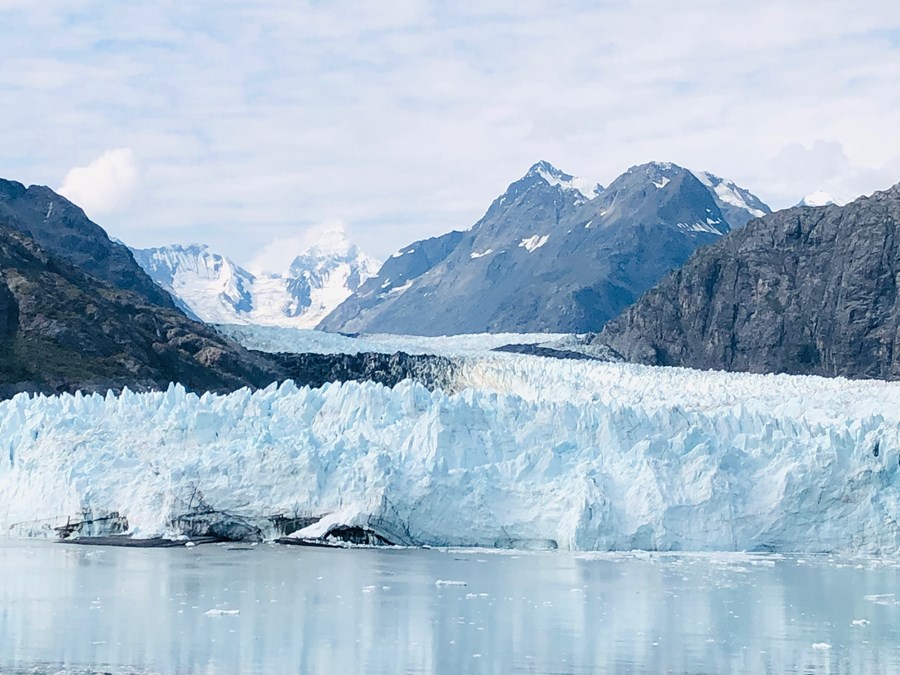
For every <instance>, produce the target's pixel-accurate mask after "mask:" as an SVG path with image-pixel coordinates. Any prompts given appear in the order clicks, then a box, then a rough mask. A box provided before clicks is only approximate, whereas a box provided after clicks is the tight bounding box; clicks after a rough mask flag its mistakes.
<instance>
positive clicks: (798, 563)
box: [0, 541, 900, 673]
mask: <svg viewBox="0 0 900 675" xmlns="http://www.w3.org/2000/svg"><path fill="white" fill-rule="evenodd" d="M898 570H900V561H896V562H894V561H887V562H885V561H877V560H869V559H867V560H852V561H850V560H838V559H828V558H816V557H806V558H803V557H779V556H727V555H726V556H694V555H686V556H676V555H649V554H642V555H618V556H610V555H590V554H583V555H579V554H569V553H563V552H554V553H539V554H537V553H534V554H533V553H527V554H526V553H522V554H510V553H505V554H493V553H489V552H483V551H450V552H445V551H421V550H409V551H403V550H382V551H376V550H324V549H303V548H282V547H275V546H267V545H262V546H259V547H257V548H254V549H249V550H232V549H230V548H229V547H226V546H206V547H197V548H193V549H151V550H147V549H92V548H82V547H76V546H65V545H58V544H51V543H47V542H34V543H32V542H15V541H7V542H4V543H2V544H0V636H2V639H0V671H2V672H4V673H6V672H48V671H49V672H95V671H112V672H134V673H139V672H163V673H174V672H182V673H187V672H206V673H232V672H246V673H289V672H300V673H317V672H321V673H358V672H360V673H361V672H366V673H397V672H426V673H427V672H442V673H463V672H488V673H509V672H524V673H531V672H534V673H582V672H639V673H640V672H646V673H665V672H671V673H728V672H748V673H791V672H796V673H808V672H813V673H848V672H850V673H866V672H872V673H876V672H878V673H880V672H900V634H898V631H900V584H898V582H900V573H898ZM438 581H443V582H465V583H466V585H461V584H452V583H450V584H447V583H441V584H438V583H436V582H438ZM893 593H896V594H897V595H896V598H895V596H894V595H892V594H893ZM866 596H868V599H867V597H866ZM234 610H238V612H239V613H237V614H235V613H234ZM813 645H815V647H814V646H813Z"/></svg>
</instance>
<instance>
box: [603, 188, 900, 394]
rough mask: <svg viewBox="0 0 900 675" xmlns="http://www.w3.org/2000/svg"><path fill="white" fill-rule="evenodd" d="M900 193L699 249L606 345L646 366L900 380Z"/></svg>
mask: <svg viewBox="0 0 900 675" xmlns="http://www.w3.org/2000/svg"><path fill="white" fill-rule="evenodd" d="M898 285H900V184H898V185H896V186H894V187H893V188H891V189H889V190H886V191H883V192H876V193H875V194H873V195H872V196H870V197H861V198H859V199H857V200H855V201H853V202H851V203H850V204H848V205H846V206H843V207H840V206H837V205H828V206H818V207H808V206H801V207H795V208H791V209H786V210H784V211H779V212H777V213H774V214H771V215H768V216H766V217H765V218H762V219H758V220H755V221H753V222H751V223H748V224H747V225H746V226H745V227H744V228H742V229H740V230H738V231H736V232H733V233H731V234H730V235H729V236H728V237H725V238H723V239H722V240H721V241H718V242H716V243H715V244H713V245H712V246H710V247H708V248H706V249H703V250H701V251H698V252H697V253H696V254H695V255H694V256H693V257H692V258H691V259H690V260H689V261H688V262H687V263H686V264H685V265H684V266H683V267H682V268H681V269H679V270H677V271H675V272H673V273H672V274H671V275H670V276H668V277H667V278H666V279H664V280H663V281H662V282H661V283H660V284H659V285H657V286H656V287H655V288H653V289H652V290H650V291H649V292H647V293H646V294H645V295H644V296H643V297H642V298H641V299H640V300H639V301H638V302H637V303H636V304H635V305H633V306H632V307H630V308H628V309H627V310H625V312H623V314H622V315H621V316H620V317H619V318H617V319H615V320H613V321H612V322H610V323H609V324H607V326H606V327H605V329H604V330H603V332H602V334H601V335H600V336H599V337H598V338H597V340H598V341H599V342H601V343H603V344H607V345H609V346H610V347H612V348H613V349H615V350H616V351H617V352H619V353H620V354H622V355H624V356H625V357H626V358H628V359H629V360H632V361H637V362H640V363H648V364H656V365H669V366H687V367H692V368H704V369H705V368H713V369H722V370H734V371H749V372H776V373H777V372H786V373H798V374H816V375H828V376H845V377H865V378H883V379H898V378H900V331H898V327H900V304H898Z"/></svg>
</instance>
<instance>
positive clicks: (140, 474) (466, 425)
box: [0, 354, 900, 553]
mask: <svg viewBox="0 0 900 675" xmlns="http://www.w3.org/2000/svg"><path fill="white" fill-rule="evenodd" d="M454 377H455V378H456V382H455V383H454V386H453V387H452V388H451V390H452V391H453V392H456V393H452V394H451V393H448V392H447V391H444V390H436V391H429V390H428V389H426V388H425V387H423V386H421V385H419V384H415V383H412V382H408V381H406V382H402V383H400V384H398V385H397V386H396V387H393V388H387V387H383V386H381V385H377V384H373V383H362V384H360V383H353V382H350V383H344V384H329V385H326V386H324V387H322V388H319V389H308V388H303V389H299V388H297V387H296V386H294V385H293V383H290V382H286V383H282V384H281V385H272V386H270V387H269V388H267V389H264V390H260V391H257V392H253V393H251V392H250V391H248V390H241V391H238V392H236V393H233V394H230V395H227V396H217V395H210V394H206V395H203V396H197V395H194V394H191V393H186V392H185V390H184V389H183V388H181V387H180V386H171V387H170V388H169V389H168V391H165V392H159V393H149V394H134V393H131V392H128V391H126V392H124V393H123V394H122V395H120V396H113V395H107V396H105V397H104V396H100V395H92V396H81V395H75V396H68V395H66V396H59V397H51V398H48V397H43V396H38V397H28V396H27V395H19V396H17V397H15V398H13V399H11V400H9V401H5V402H3V403H0V528H2V532H3V533H5V534H8V535H11V536H28V535H46V534H48V533H49V534H52V533H53V532H52V528H53V527H56V526H58V525H59V524H60V523H65V521H66V519H67V518H68V517H70V516H71V515H72V514H78V513H82V512H92V513H118V514H121V515H122V516H123V517H125V518H126V519H127V522H128V528H129V532H131V533H133V534H134V535H135V536H139V537H140V536H146V537H149V536H158V535H172V534H175V532H174V531H173V522H174V519H176V518H177V517H178V516H179V514H180V512H181V511H183V509H184V508H185V504H186V503H187V502H189V501H190V500H192V499H194V498H195V497H197V496H198V495H202V501H203V503H204V504H205V505H208V506H209V507H210V508H213V509H216V510H221V511H226V512H229V513H233V514H239V515H240V517H241V518H245V519H247V521H249V522H257V521H258V522H262V521H263V520H265V519H266V518H270V517H271V516H272V515H274V514H280V515H283V516H291V515H299V514H315V515H316V517H320V518H321V519H320V520H319V521H318V522H317V523H314V524H312V525H310V526H309V527H307V528H306V529H305V530H301V531H300V533H299V534H300V535H301V536H321V535H323V534H325V533H326V532H328V531H329V529H330V528H335V527H341V526H353V525H361V524H365V523H367V522H378V523H380V524H381V525H383V526H384V527H385V528H387V530H390V531H395V532H402V533H403V540H404V543H408V544H413V545H435V546H470V545H471V546H489V547H494V546H502V547H527V548H530V547H540V548H554V547H558V548H564V549H581V550H630V549H646V550H664V551H672V550H696V551H712V550H716V551H719V550H721V551H735V550H749V551H797V552H865V553H887V552H897V551H898V549H900V527H898V523H897V517H898V514H900V499H898V471H900V466H898V462H900V439H898V429H900V427H898V421H900V384H890V383H885V382H874V381H868V382H862V381H848V380H842V379H823V378H814V377H791V376H772V375H767V376H758V375H737V374H726V373H714V372H700V371H691V370H683V369H674V368H655V367H643V366H635V365H627V364H605V363H596V362H573V361H557V360H553V359H546V358H539V357H530V356H519V355H511V354H496V355H492V356H482V357H477V358H476V357H464V358H462V359H461V360H460V363H459V367H458V372H457V373H456V374H455V375H454Z"/></svg>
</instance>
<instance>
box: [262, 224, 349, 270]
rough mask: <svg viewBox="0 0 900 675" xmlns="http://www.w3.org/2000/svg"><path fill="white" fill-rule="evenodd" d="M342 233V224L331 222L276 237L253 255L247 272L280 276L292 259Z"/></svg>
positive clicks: (343, 228)
mask: <svg viewBox="0 0 900 675" xmlns="http://www.w3.org/2000/svg"><path fill="white" fill-rule="evenodd" d="M344 233H346V227H345V225H344V223H342V222H340V221H331V222H325V223H320V224H316V225H311V226H309V227H305V228H300V231H299V232H297V233H296V234H291V235H289V236H279V237H276V238H275V239H274V240H273V241H271V242H269V243H268V244H266V245H265V246H263V247H262V248H260V249H259V250H258V251H257V252H256V253H255V254H253V257H252V258H251V259H250V262H248V263H247V270H248V271H250V272H252V273H253V274H263V273H274V274H280V273H282V272H284V271H285V270H287V269H288V267H290V264H291V263H292V262H294V258H296V257H297V256H298V255H300V254H301V253H304V252H305V251H307V250H308V249H309V248H310V247H311V246H313V245H314V244H316V243H318V242H321V241H323V240H326V239H327V240H331V239H334V238H335V235H337V236H338V237H339V236H340V235H341V234H344Z"/></svg>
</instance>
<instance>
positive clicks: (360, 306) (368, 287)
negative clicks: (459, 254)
mask: <svg viewBox="0 0 900 675" xmlns="http://www.w3.org/2000/svg"><path fill="white" fill-rule="evenodd" d="M464 236H465V234H464V233H463V232H456V231H454V232H448V233H447V234H444V235H441V236H440V237H432V238H431V239H423V240H422V241H417V242H415V243H414V244H411V245H409V246H407V247H406V248H402V249H400V250H399V251H397V253H395V254H394V255H392V256H391V257H390V258H388V259H387V260H386V261H385V263H384V264H383V265H382V266H381V269H380V270H379V271H378V273H377V274H376V275H375V276H373V277H372V278H371V279H368V280H367V281H366V282H365V283H364V284H363V285H362V286H360V287H359V288H358V289H357V290H356V292H355V293H353V294H352V295H351V296H350V297H349V298H347V299H346V300H345V301H344V302H342V303H341V304H340V305H338V306H337V307H336V308H335V309H334V310H333V311H332V312H331V313H330V314H329V315H328V316H326V317H325V318H324V319H323V320H322V322H321V323H320V324H319V326H318V328H320V329H322V330H326V331H332V332H339V331H345V332H352V331H353V330H355V329H356V328H359V327H360V326H364V325H366V324H368V323H374V322H375V321H376V318H375V317H377V316H378V315H379V314H380V313H381V312H382V311H383V309H382V308H383V307H386V306H389V305H390V299H391V298H392V297H393V296H395V295H398V294H400V293H403V292H404V291H405V290H406V289H408V288H409V287H410V285H411V284H412V282H413V281H414V280H415V279H418V278H419V277H420V276H422V275H423V274H425V273H426V272H428V271H429V270H431V269H433V268H434V267H435V265H438V264H439V263H441V262H443V261H444V260H446V258H447V256H448V255H450V254H451V253H452V252H453V249H455V248H456V246H457V245H458V244H459V242H460V241H461V240H462V238H463V237H464Z"/></svg>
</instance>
